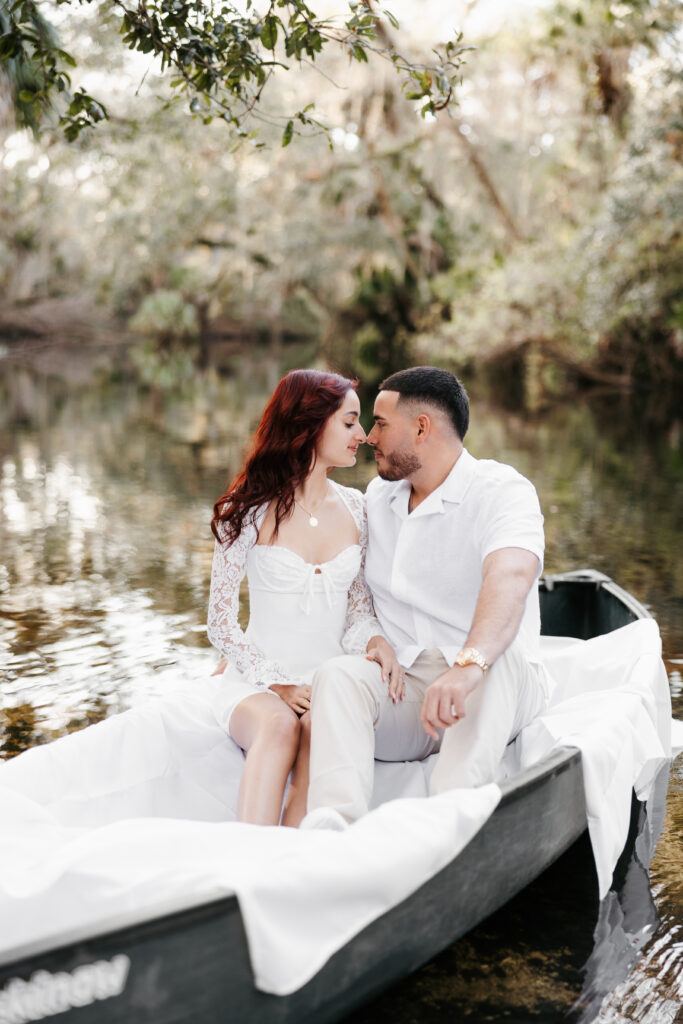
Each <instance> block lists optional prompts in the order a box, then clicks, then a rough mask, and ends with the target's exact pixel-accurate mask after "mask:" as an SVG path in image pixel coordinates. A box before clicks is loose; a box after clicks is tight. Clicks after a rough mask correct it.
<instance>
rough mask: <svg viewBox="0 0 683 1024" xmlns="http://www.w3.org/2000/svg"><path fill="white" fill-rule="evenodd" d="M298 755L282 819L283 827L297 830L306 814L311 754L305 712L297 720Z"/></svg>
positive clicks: (309, 725) (308, 719)
mask: <svg viewBox="0 0 683 1024" xmlns="http://www.w3.org/2000/svg"><path fill="white" fill-rule="evenodd" d="M299 725H300V727H301V732H300V733H299V753H298V754H297V756H296V761H295V762H294V767H293V768H292V777H291V779H290V780H289V789H288V790H287V803H286V804H285V813H284V815H283V818H282V824H283V825H290V826H291V827H292V828H298V827H299V825H300V823H301V819H302V818H303V816H304V815H305V813H306V797H307V796H308V762H309V757H310V753H311V712H310V711H306V712H305V714H303V715H302V716H301V718H300V719H299Z"/></svg>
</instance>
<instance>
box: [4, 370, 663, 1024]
mask: <svg viewBox="0 0 683 1024" xmlns="http://www.w3.org/2000/svg"><path fill="white" fill-rule="evenodd" d="M274 376H276V375H274V373H273V367H272V366H270V365H267V364H265V363H263V362H262V361H260V360H259V358H258V354H255V355H254V356H253V358H252V359H251V361H248V362H246V363H245V366H244V369H243V372H242V373H241V374H236V375H235V376H233V377H232V378H219V377H218V376H217V375H215V374H211V373H209V374H207V376H206V377H205V379H204V380H203V382H202V385H201V386H199V385H198V384H196V383H193V382H190V384H188V387H187V389H186V391H185V393H184V394H183V395H180V396H176V397H175V398H173V399H171V400H168V401H160V399H159V396H158V395H157V396H155V395H152V394H140V393H139V392H138V391H137V390H136V389H135V388H134V387H133V386H132V385H130V384H128V383H126V382H120V383H118V384H116V385H114V384H111V383H107V384H102V386H101V387H99V388H92V387H89V388H88V389H84V390H82V391H80V392H76V393H72V392H71V391H69V389H68V388H67V387H66V385H65V384H63V383H60V382H58V381H53V380H48V379H47V378H42V377H36V376H33V377H32V376H31V375H30V374H28V373H27V371H23V370H22V371H18V370H12V371H7V373H6V374H5V376H4V377H0V694H1V695H2V710H0V756H5V757H7V756H12V755H13V754H16V753H18V752H19V751H20V750H22V749H25V748H26V747H28V746H31V745H33V744H35V743H40V742H45V741H46V740H49V739H51V738H53V737H55V736H57V735H61V734H62V733H64V732H67V731H70V730H73V729H77V728H81V727H83V726H84V725H87V724H89V723H90V722H94V721H98V720H99V719H100V718H103V717H106V716H107V715H109V714H111V713H113V712H116V711H119V710H122V709H124V708H126V707H129V706H131V705H132V704H134V703H135V702H137V701H139V700H141V699H143V698H145V697H146V696H148V695H150V694H158V693H163V692H166V691H168V690H169V689H172V688H173V687H175V686H177V685H182V684H185V683H186V682H187V680H188V679H190V680H191V679H193V678H197V677H198V676H199V675H201V674H202V673H204V672H206V671H209V670H210V668H211V666H212V665H213V663H214V655H213V653H212V652H211V650H210V649H209V647H208V643H207V640H206V633H205V614H206V604H207V599H208V584H209V577H210V567H211V557H212V549H213V541H212V537H211V534H210V532H209V528H208V523H209V519H210V514H211V505H212V503H213V501H214V499H215V498H216V496H217V495H218V494H220V493H221V491H222V489H223V485H224V483H225V480H226V477H227V476H229V475H230V474H231V473H232V472H233V471H234V470H235V468H236V467H237V465H238V463H239V461H240V459H241V456H242V452H243V449H244V446H245V444H246V442H247V439H248V437H249V435H250V433H251V431H252V429H253V427H254V425H255V423H256V422H257V420H258V417H259V414H260V412H261V409H262V406H263V403H264V399H265V396H266V393H267V390H268V388H269V387H270V386H271V385H272V382H273V378H274ZM603 412H604V410H603ZM621 429H622V427H619V430H618V431H617V432H616V433H614V432H610V431H609V430H608V429H607V428H606V425H605V422H603V421H599V420H598V419H596V418H595V417H594V416H592V415H591V413H590V411H589V410H587V409H586V408H579V407H576V408H572V409H568V410H558V411H556V412H554V413H552V414H550V415H547V416H545V417H544V418H543V419H536V420H533V421H532V420H529V419H525V418H523V417H519V416H516V415H514V414H512V413H509V412H501V411H500V410H497V409H494V408H491V407H489V406H487V405H486V404H484V403H483V402H476V401H475V403H474V415H473V425H472V428H471V435H470V437H469V438H468V446H469V448H470V450H471V451H472V452H473V453H474V454H475V455H477V456H480V457H495V458H498V459H499V460H501V461H507V462H510V463H512V464H513V465H515V466H517V467H518V468H519V469H520V471H521V472H523V473H525V474H526V475H528V476H529V477H531V478H532V479H533V480H534V481H535V483H536V484H537V487H538V490H539V493H540V496H541V501H542V505H543V508H544V511H545V514H546V526H547V538H548V553H547V565H546V568H547V569H548V571H551V572H553V571H563V570H566V569H573V568H578V567H581V566H592V567H594V568H596V569H600V570H602V571H604V572H606V573H607V574H608V575H611V576H613V577H615V578H616V579H617V580H618V582H620V583H621V584H622V585H623V586H625V587H627V588H628V589H629V590H632V591H633V593H634V594H635V595H636V596H637V597H638V598H639V599H640V600H641V601H643V602H644V603H645V604H647V605H649V606H650V607H651V608H652V610H653V612H654V614H655V615H656V617H657V619H658V621H659V623H660V626H661V629H662V635H663V640H664V648H665V655H666V657H667V658H668V659H670V661H669V662H668V664H669V667H670V670H671V674H670V679H671V689H672V697H673V700H674V707H675V709H676V711H677V713H678V716H679V717H683V693H682V690H681V666H682V665H683V625H682V621H683V616H681V603H682V598H681V595H682V594H683V556H682V554H681V551H680V522H681V519H682V518H683V517H682V513H683V462H682V460H681V452H680V445H679V438H678V437H677V435H676V434H675V433H671V432H670V433H668V434H667V435H664V436H659V437H657V438H649V439H648V440H647V442H646V441H645V440H644V439H642V438H640V437H639V436H638V435H637V432H634V431H632V430H629V431H626V432H625V433H624V434H623V435H620V432H619V431H621ZM374 472H375V469H374V464H373V463H372V462H371V460H370V459H369V458H361V459H360V460H359V464H358V466H357V467H356V468H355V469H354V470H353V471H352V472H347V471H344V472H343V473H340V474H339V479H341V480H343V481H344V482H346V483H355V484H356V485H358V486H361V487H362V486H364V485H365V484H366V483H367V481H368V480H369V479H370V478H371V476H373V475H374ZM243 614H246V609H244V608H243ZM651 821H652V816H651V817H650V822H651ZM682 839H683V766H681V765H680V764H679V766H678V767H677V768H674V770H673V773H672V775H671V785H670V792H669V799H668V804H667V812H666V820H665V824H664V829H663V833H662V837H661V840H660V842H659V844H658V846H657V850H656V852H655V855H654V858H653V860H652V866H651V876H652V882H653V886H652V890H650V887H649V885H648V883H647V874H646V867H647V863H648V861H649V852H650V851H649V849H646V848H645V847H644V846H643V840H640V845H638V842H636V846H635V854H634V859H633V860H632V862H630V864H631V866H630V867H629V868H628V869H627V870H626V871H625V874H624V877H623V879H622V882H623V884H622V888H621V889H619V888H618V887H617V889H615V892H614V893H613V894H612V896H611V897H610V900H611V902H607V903H605V904H604V905H603V908H602V909H601V910H600V918H599V924H598V930H597V933H596V938H595V941H594V938H593V928H594V925H595V922H596V919H597V915H598V908H597V906H596V903H595V897H594V892H593V888H592V884H591V880H592V877H593V875H592V863H591V859H590V850H589V849H583V852H582V851H581V850H580V849H579V850H577V849H574V850H573V851H572V852H571V856H570V855H565V857H564V858H562V860H561V861H560V862H558V864H557V865H555V866H554V867H553V868H552V869H551V870H550V872H547V873H546V876H544V877H543V878H542V879H539V880H538V882H537V883H535V884H534V885H533V886H531V887H530V888H529V889H528V890H526V891H525V892H524V893H522V894H521V895H520V896H519V897H517V899H516V900H513V901H512V902H511V903H510V904H509V905H508V906H507V907H505V908H503V910H501V911H500V912H499V914H497V915H495V916H494V917H492V918H491V919H490V920H489V921H487V922H485V923H484V924H483V925H482V926H481V927H480V928H478V929H477V930H476V931H475V932H473V933H471V934H470V935H468V936H467V937H465V938H464V939H463V940H461V941H460V942H458V943H456V944H455V945H454V946H453V947H452V948H451V949H450V950H447V951H446V952H445V953H444V954H442V956H441V957H439V958H437V959H436V960H435V961H433V962H432V963H431V964H429V965H427V966H426V967H425V968H424V969H423V970H422V971H420V972H418V973H417V974H416V975H415V976H413V977H412V978H410V979H407V980H406V981H405V982H404V983H403V984H402V985H400V986H397V988H396V989H395V990H393V991H392V992H390V993H387V994H386V995H385V996H383V997H382V999H381V1001H380V1002H379V1003H378V1004H376V1005H375V1006H373V1007H369V1008H368V1009H367V1013H366V1011H361V1012H359V1014H357V1015H355V1017H354V1019H355V1020H356V1021H357V1022H358V1024H360V1022H361V1021H363V1020H367V1021H368V1022H369V1021H370V1020H373V1021H375V1022H381V1021H387V1022H388V1021H391V1022H392V1024H408V1022H412V1021H413V1020H418V1019H419V1021H420V1022H421V1024H427V1022H428V1021H430V1020H432V1019H434V1020H436V1018H437V1017H440V1019H443V1017H444V1015H445V1016H446V1017H447V1018H449V1019H456V1018H460V1017H463V1018H469V1019H470V1020H473V1021H477V1022H479V1021H483V1020H493V1021H496V1020H502V1019H505V1020H506V1021H509V1022H513V1021H519V1022H520V1024H522V1022H523V1024H528V1022H529V1021H532V1020H538V1021H543V1022H548V1024H550V1022H555V1021H559V1020H561V1019H563V1018H564V1016H565V1015H566V1014H567V1013H568V1012H569V1011H571V1013H572V1014H573V1018H572V1019H574V1020H575V1021H577V1022H578V1021H579V1020H580V1022H581V1024H588V1020H589V1019H592V1018H591V1015H593V1017H594V1016H595V1014H596V1013H599V1015H600V1016H599V1020H601V1021H602V1022H603V1024H608V1022H609V1024H612V1022H620V1024H621V1022H622V1021H624V1022H625V1021H627V1020H628V1021H635V1020H642V1021H647V1022H648V1024H668V1022H669V1021H671V1020H673V1019H674V1017H673V1016H672V1015H671V1014H672V1011H671V1007H672V1006H673V1005H674V1004H675V1005H676V1006H679V1005H680V1003H681V1001H683V992H682V991H681V976H682V975H683V956H682V953H681V950H682V945H681V941H680V940H681V937H682V935H681V922H682V920H683V854H682V845H683V844H682ZM633 893H637V894H638V895H637V898H636V896H634V895H633ZM651 893H652V894H654V902H653V901H652V900H653V897H652V895H651ZM656 915H659V918H660V919H661V920H660V923H659V925H656ZM617 940H618V941H617ZM577 1000H578V1002H577ZM572 1006H574V1009H573V1010H571V1008H572ZM363 1014H365V1016H363ZM667 1015H668V1016H667Z"/></svg>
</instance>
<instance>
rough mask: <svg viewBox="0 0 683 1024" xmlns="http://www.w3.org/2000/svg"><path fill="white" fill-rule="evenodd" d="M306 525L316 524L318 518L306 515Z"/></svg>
mask: <svg viewBox="0 0 683 1024" xmlns="http://www.w3.org/2000/svg"><path fill="white" fill-rule="evenodd" d="M308 525H309V526H317V525H318V520H317V519H316V518H315V516H309V517H308Z"/></svg>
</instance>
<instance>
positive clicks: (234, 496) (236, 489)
mask: <svg viewBox="0 0 683 1024" xmlns="http://www.w3.org/2000/svg"><path fill="white" fill-rule="evenodd" d="M364 441H365V432H364V430H363V428H362V426H361V425H360V403H359V401H358V396H357V395H356V391H355V384H354V383H353V382H352V381H350V380H347V379H346V378H345V377H341V376H339V375H338V374H334V373H325V372H321V371H318V370H293V371H292V372H291V373H289V374H287V376H286V377H284V378H283V379H282V380H281V381H280V383H279V384H278V385H277V387H276V389H275V391H274V393H273V395H272V397H271V399H270V401H269V402H268V405H267V406H266V409H265V411H264V413H263V417H262V419H261V422H260V424H259V427H258V429H257V431H256V434H255V437H254V441H253V445H252V449H251V453H250V455H249V457H248V458H247V461H246V465H245V467H244V469H243V470H242V471H241V472H240V473H239V474H238V476H237V477H236V478H235V480H234V481H233V482H232V484H231V485H230V486H229V488H228V490H227V492H226V493H225V494H224V495H223V496H222V497H221V498H219V499H218V501H217V502H216V504H215V505H214V515H213V520H212V523H211V528H212V530H213V532H214V535H215V537H216V549H215V555H214V564H213V572H212V578H211V596H210V599H209V617H208V630H207V631H208V636H209V640H210V641H211V643H212V644H213V645H214V646H215V647H217V648H218V649H219V650H220V651H221V652H222V653H223V654H224V655H225V657H226V658H227V659H228V667H227V668H226V670H225V672H224V674H223V683H224V686H223V688H222V691H221V706H220V708H219V717H220V720H221V721H222V722H223V724H224V725H225V726H226V728H227V730H228V732H229V733H230V735H231V736H232V738H233V739H234V740H235V742H236V743H238V744H239V746H240V747H241V748H242V749H243V750H244V751H245V752H246V755H247V756H246V762H245V765H244V771H243V774H242V778H241V782H240V792H239V802H238V818H239V820H240V821H246V822H251V823H254V824H264V825H276V824H278V822H279V821H280V818H281V810H282V800H283V794H284V790H285V785H286V782H287V778H288V776H289V774H290V771H291V773H292V774H291V779H290V786H289V790H288V795H287V801H286V805H285V808H284V813H283V815H282V824H284V825H291V826H297V825H298V824H299V822H300V821H301V819H302V818H303V816H304V814H305V811H306V791H307V788H308V752H309V737H310V724H309V723H310V714H309V708H310V698H311V687H310V679H311V676H312V674H313V672H314V670H315V669H316V668H317V666H318V665H319V664H320V663H321V662H323V661H325V660H326V659H327V658H331V657H334V656H336V655H338V654H341V653H344V652H346V653H353V654H359V653H365V652H367V656H368V657H369V658H371V659H372V660H374V661H377V662H379V664H380V665H381V667H382V671H383V674H384V676H385V677H386V678H387V680H388V683H389V693H390V694H391V696H392V697H393V699H395V700H397V699H401V697H402V693H403V681H402V679H403V673H402V670H401V668H400V666H399V665H398V662H397V661H396V658H395V656H394V652H393V650H392V649H391V647H390V646H389V644H388V643H387V641H386V640H385V639H384V638H383V637H382V636H381V631H380V628H379V625H378V623H377V620H376V619H375V618H374V612H373V608H372V598H371V595H370V592H369V590H368V588H367V586H366V584H365V580H364V576H363V564H364V561H365V549H366V545H367V525H366V519H365V508H364V502H363V496H362V494H361V493H360V491H356V490H353V489H351V488H348V487H342V486H341V485H339V484H337V483H334V482H333V481H330V480H328V476H327V474H328V472H329V471H330V470H331V469H333V468H335V467H341V466H353V465H354V464H355V462H356V452H357V450H358V446H359V445H361V444H362V443H363V442H364ZM245 573H246V575H247V577H248V582H249V596H250V620H249V626H248V627H247V630H246V632H243V631H242V629H241V628H240V625H239V622H238V608H239V588H240V583H241V581H242V579H243V578H244V575H245Z"/></svg>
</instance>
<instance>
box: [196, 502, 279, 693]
mask: <svg viewBox="0 0 683 1024" xmlns="http://www.w3.org/2000/svg"><path fill="white" fill-rule="evenodd" d="M257 538H258V531H257V528H256V525H255V524H254V522H253V521H252V522H251V523H249V524H245V527H244V529H243V530H242V533H241V534H240V536H239V537H238V538H237V540H236V541H235V542H234V543H233V544H230V545H228V544H221V543H219V542H218V541H216V547H215V549H214V555H213V567H212V570H211V592H210V595H209V612H208V618H207V624H206V632H207V635H208V638H209V641H210V642H211V643H212V644H213V646H214V647H216V648H217V649H218V650H219V651H220V652H221V654H223V655H224V656H225V657H226V658H227V659H228V661H229V662H230V663H231V664H232V665H234V666H235V667H236V668H237V669H239V671H240V672H241V673H242V675H243V676H244V678H245V680H246V681H247V682H249V683H251V684H252V685H253V686H258V687H259V688H260V689H262V690H267V689H268V687H269V686H271V684H278V685H280V686H297V685H298V684H299V680H298V679H292V678H290V677H289V676H288V675H287V673H286V672H285V671H284V670H283V669H282V668H281V667H280V666H279V665H278V664H277V663H276V662H274V661H271V660H270V659H268V658H266V657H265V656H264V655H263V654H262V653H261V651H260V650H259V649H258V647H256V646H255V645H254V644H252V643H250V642H249V641H248V640H247V638H246V636H245V635H244V631H243V630H242V627H241V626H240V624H239V621H238V617H237V616H238V612H239V591H240V583H241V582H242V580H243V579H244V576H245V573H246V566H247V554H248V553H249V550H250V549H251V548H252V547H253V546H254V544H255V543H256V540H257Z"/></svg>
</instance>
